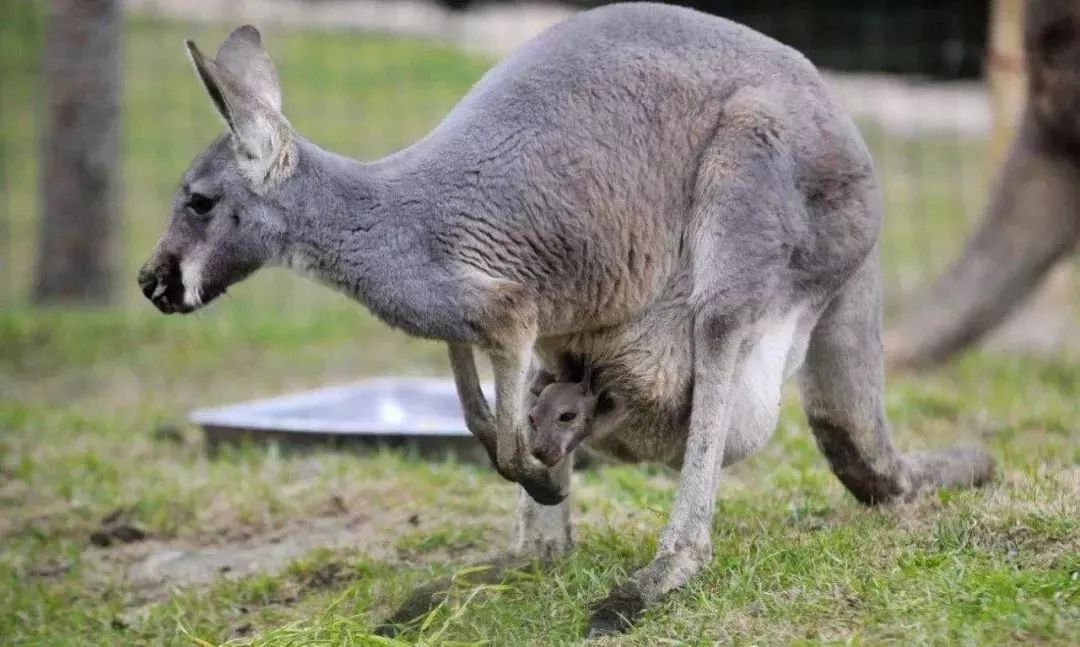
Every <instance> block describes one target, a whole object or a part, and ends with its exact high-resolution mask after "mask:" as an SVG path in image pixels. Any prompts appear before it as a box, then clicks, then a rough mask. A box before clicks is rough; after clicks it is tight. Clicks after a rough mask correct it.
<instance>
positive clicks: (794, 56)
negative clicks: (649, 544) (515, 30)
mask: <svg viewBox="0 0 1080 647" xmlns="http://www.w3.org/2000/svg"><path fill="white" fill-rule="evenodd" d="M188 50H189V54H190V56H191V58H192V61H193V63H194V65H195V68H196V71H197V73H198V76H199V78H200V79H201V80H202V82H203V84H204V85H205V87H206V89H207V91H208V93H209V95H210V97H211V99H212V102H213V105H214V106H215V107H216V109H217V110H218V112H219V114H220V115H221V116H222V118H223V119H224V121H225V123H226V125H227V127H228V131H227V132H226V133H225V134H224V135H222V136H220V137H218V138H217V139H216V140H215V141H214V142H213V143H212V144H211V145H210V146H209V148H207V150H206V151H204V152H203V153H202V154H201V155H199V156H198V157H197V158H196V159H195V161H194V162H193V163H192V165H191V167H190V168H189V169H188V170H187V172H186V173H185V174H184V177H183V180H182V182H181V186H180V188H179V190H178V192H177V195H176V198H175V200H174V205H173V212H172V214H171V216H170V219H169V222H168V225H167V226H166V230H165V233H164V234H163V235H162V237H161V239H160V241H159V242H158V245H157V247H156V248H155V250H154V251H153V253H152V254H151V258H150V259H149V260H148V261H147V263H146V264H145V266H144V267H143V269H142V270H141V272H140V275H139V283H140V285H141V287H142V289H143V291H144V293H145V294H146V296H147V297H148V298H149V299H150V300H151V301H152V302H153V303H154V305H155V306H156V307H158V308H159V309H160V310H161V311H163V312H166V313H171V312H180V313H184V312H191V311H193V310H195V309H197V308H200V307H202V306H203V305H205V304H206V303H208V302H209V301H211V300H213V299H214V298H215V297H216V296H217V295H219V294H221V293H222V292H223V291H224V290H225V289H226V288H227V287H228V286H229V285H231V284H232V283H235V282H236V281H239V280H241V279H243V278H244V277H246V276H248V275H249V274H251V273H252V272H254V271H255V270H257V269H258V268H259V267H261V266H265V265H284V266H288V267H291V268H294V269H296V270H298V271H300V272H303V273H305V274H307V275H310V276H312V277H314V278H315V279H317V280H319V281H321V282H323V283H325V284H327V285H329V286H331V287H333V288H334V289H337V290H339V291H341V292H343V293H345V294H347V295H348V296H350V297H352V298H354V299H355V300H357V301H359V302H360V303H361V304H363V305H364V306H366V307H367V308H368V309H369V310H370V311H371V312H373V313H374V314H375V315H377V316H378V317H379V318H381V319H382V320H383V321H385V322H386V323H387V324H389V325H390V326H393V327H395V328H398V329H401V330H404V331H406V332H408V333H410V334H413V335H417V336H421V337H426V338H431V339H437V340H442V341H444V342H446V343H447V344H448V348H449V355H450V363H451V367H452V369H453V372H454V378H455V383H456V385H457V388H458V393H459V396H460V398H461V401H462V405H463V409H464V411H465V417H466V422H467V424H468V426H469V429H470V430H471V431H472V432H473V433H474V434H476V435H477V437H478V438H479V439H480V441H481V442H482V443H483V444H484V446H485V448H486V449H487V451H488V453H489V454H490V455H491V457H492V460H493V462H494V464H495V466H496V468H497V470H498V471H499V472H500V473H501V474H502V475H503V476H504V477H506V478H509V479H512V480H514V481H516V482H518V483H520V484H521V485H522V487H523V488H524V490H525V491H526V492H527V493H528V494H527V495H526V494H524V493H523V494H522V496H521V497H520V500H519V512H518V524H517V530H516V534H515V540H514V545H513V547H512V550H513V552H515V553H517V554H524V555H528V554H533V555H551V554H557V553H558V552H560V551H564V550H566V549H567V548H569V545H570V526H569V512H568V510H569V508H568V503H567V501H566V500H565V498H566V496H567V494H568V488H569V464H570V461H565V460H564V461H561V462H560V463H559V464H557V465H555V466H554V467H553V468H551V469H549V468H548V467H547V466H546V465H544V464H543V463H541V462H540V461H539V460H537V459H536V458H535V457H534V456H532V453H531V451H530V447H529V442H528V425H527V422H526V413H527V411H528V410H529V409H530V407H531V400H532V399H533V397H534V396H533V395H532V394H531V393H529V388H528V387H529V378H530V374H531V373H530V371H531V370H532V369H531V367H532V365H533V362H534V357H535V358H538V359H539V362H540V364H541V366H542V367H544V368H546V369H548V370H550V371H551V372H553V373H555V374H558V363H559V358H561V357H563V356H565V355H566V354H573V355H577V356H580V357H582V358H584V359H585V360H586V361H588V362H590V363H592V364H594V365H596V366H598V367H601V371H602V373H601V375H607V376H609V377H614V376H618V379H617V380H614V381H613V382H612V386H611V387H609V388H610V389H611V390H612V393H623V392H625V394H628V395H629V396H630V399H629V402H630V403H631V404H630V407H632V408H634V409H635V410H636V411H638V412H640V413H641V414H642V415H643V418H642V419H641V420H639V421H635V423H634V424H629V425H619V426H616V427H615V428H614V429H613V430H612V432H611V433H610V434H609V435H608V436H607V437H606V442H607V443H611V445H609V446H612V447H618V450H617V451H616V452H615V453H617V454H618V453H620V452H622V453H625V455H626V456H628V457H632V458H634V459H636V460H665V461H673V460H676V459H678V462H679V463H681V466H682V467H681V472H680V478H679V488H678V492H677V495H676V498H675V503H674V505H673V508H672V511H671V515H670V517H669V521H668V525H667V527H666V528H665V529H664V531H663V533H662V534H661V536H660V539H659V542H658V550H657V554H656V556H655V558H654V559H653V561H652V562H651V563H650V564H648V565H647V566H645V567H644V568H642V569H640V570H638V571H637V572H635V573H634V574H633V575H632V576H631V577H630V578H629V579H628V580H627V581H626V582H624V583H623V584H621V585H620V586H618V587H617V588H616V589H615V590H614V591H612V592H611V594H610V595H609V596H608V597H607V598H605V599H604V600H602V601H600V602H599V603H598V604H597V605H596V606H595V607H594V609H593V613H592V617H591V620H590V625H589V632H590V634H594V635H596V634H603V633H609V632H612V631H620V630H623V629H626V628H627V627H628V626H629V625H630V623H631V622H632V621H633V619H634V617H636V616H637V614H638V613H639V612H640V611H641V610H642V609H644V608H645V607H646V606H648V605H650V604H652V603H653V602H655V601H656V600H658V599H659V598H660V597H661V596H663V595H664V594H665V593H667V592H669V591H671V590H673V589H675V588H678V587H680V586H682V585H683V584H684V583H685V582H686V581H687V580H688V579H689V578H690V577H692V576H693V575H694V574H695V573H696V572H697V571H699V570H700V569H701V568H702V567H703V566H704V565H705V564H707V563H708V561H709V559H710V552H711V544H710V528H711V519H712V513H713V502H714V499H715V496H716V486H717V474H718V471H719V469H720V467H721V466H723V465H724V464H726V463H728V462H730V459H731V457H733V456H736V452H735V450H733V449H732V446H733V441H732V439H734V438H737V437H739V436H740V434H741V432H740V431H734V430H733V427H736V426H740V425H741V424H742V422H741V420H742V419H743V418H744V416H743V415H742V413H740V411H741V409H740V407H742V406H743V405H740V404H738V403H739V402H744V401H745V402H756V403H763V404H760V406H759V405H754V407H752V408H754V410H761V411H766V412H768V420H766V422H765V423H763V424H760V425H759V424H755V425H754V426H753V427H754V429H753V431H752V433H751V434H750V435H751V436H753V437H754V438H755V439H761V440H762V441H763V439H764V438H767V437H768V434H769V433H771V428H770V427H771V424H769V421H772V422H773V423H774V422H775V414H774V412H773V409H774V408H775V405H774V401H776V402H778V398H779V395H778V394H779V389H780V384H781V382H782V381H783V378H784V375H785V367H788V366H791V367H794V366H798V365H799V364H803V368H802V370H801V372H800V374H799V375H800V386H801V389H802V392H803V396H804V402H805V407H806V411H807V416H808V418H809V420H810V425H811V428H812V430H813V432H814V434H815V436H816V437H817V440H818V443H819V445H820V446H821V448H822V450H823V452H824V453H825V454H826V456H827V458H828V460H829V463H830V465H831V467H832V469H833V471H834V472H836V474H837V475H838V477H839V478H840V479H841V481H842V482H843V483H844V484H845V485H846V486H847V487H848V488H849V489H850V490H851V491H852V493H853V494H854V495H855V496H856V497H857V498H858V499H860V500H861V501H863V502H866V503H885V502H889V501H895V500H904V499H907V498H910V497H911V496H914V495H915V494H917V493H918V492H919V491H921V490H923V489H924V488H927V487H933V486H937V485H971V484H977V483H981V482H984V481H985V480H986V479H987V478H989V475H990V471H991V465H992V463H991V461H990V459H989V458H988V457H987V456H986V455H984V454H982V453H979V452H974V451H972V452H960V451H953V452H946V453H934V454H925V455H923V454H919V455H916V454H904V453H901V452H899V451H898V450H896V448H895V447H894V446H893V444H892V442H891V439H890V436H889V433H888V429H887V426H886V423H885V419H884V413H883V408H882V389H883V377H882V350H881V345H880V341H879V332H880V316H879V315H880V306H881V296H880V289H879V280H878V262H877V252H876V250H877V238H878V233H879V230H880V226H881V204H880V202H881V201H880V196H879V192H878V188H877V183H876V180H875V178H874V171H873V165H872V162H871V159H870V156H869V154H868V152H867V150H866V147H865V145H864V144H863V142H862V140H861V138H860V137H859V134H858V132H857V130H856V129H855V126H854V124H853V123H852V122H851V120H850V119H849V118H848V117H847V115H846V114H845V113H844V112H843V110H842V109H841V108H840V107H839V106H838V105H837V104H836V103H835V102H834V101H833V100H832V99H831V98H830V97H829V96H828V94H827V93H826V91H825V89H824V87H823V85H822V82H821V79H820V77H819V76H818V74H817V71H816V70H815V69H814V67H813V66H812V65H811V64H810V63H809V62H808V61H807V60H806V59H805V58H804V57H802V56H801V55H800V54H799V53H798V52H796V51H794V50H792V49H790V48H788V47H786V46H784V45H781V44H780V43H777V42H775V41H773V40H771V39H769V38H767V37H765V36H763V35H761V34H758V33H756V32H754V31H752V30H750V29H748V28H746V27H743V26H740V25H737V24H735V23H732V22H730V21H726V20H723V19H720V18H716V17H712V16H707V15H705V14H701V13H698V12H695V11H692V10H689V9H684V8H677V7H672V6H666V5H655V4H646V3H640V4H625V5H608V6H605V7H601V8H598V9H594V10H591V11H586V12H583V13H581V14H578V15H577V16H575V17H573V18H571V19H569V20H567V21H565V22H563V23H561V24H559V25H556V26H554V27H552V28H550V29H548V30H547V31H545V32H544V33H543V34H541V35H540V36H538V37H537V38H535V39H534V40H532V41H530V42H529V43H528V44H526V45H525V46H523V47H522V48H521V49H520V50H519V51H518V52H516V53H515V54H513V55H511V56H510V57H508V58H507V59H506V60H504V61H502V62H501V63H499V64H498V65H496V66H495V67H493V68H492V69H491V70H490V71H488V72H487V73H486V74H485V75H484V76H483V78H481V79H480V81H479V82H478V83H477V84H476V85H475V86H474V87H473V88H472V89H471V90H470V91H469V92H468V94H466V96H465V97H464V98H463V99H462V100H461V102H460V103H458V105H457V106H456V107H455V108H454V109H453V110H451V112H450V113H449V114H448V115H447V117H446V118H445V119H444V120H443V121H442V122H441V123H440V124H439V125H438V126H436V127H435V129H434V130H433V131H432V132H431V133H429V134H428V135H427V136H425V137H424V138H422V139H421V140H419V141H418V142H416V143H415V144H413V145H412V146H409V147H408V148H406V149H404V150H402V151H400V152H398V153H395V154H393V155H390V156H388V157H386V158H383V159H380V160H377V161H373V162H366V163H365V162H358V161H355V160H352V159H349V158H346V157H343V156H340V155H337V154H334V153H331V152H328V151H326V150H323V149H322V148H320V147H318V146H316V145H315V144H313V143H311V142H310V141H307V140H305V139H304V138H303V137H301V136H300V135H299V134H298V133H296V132H295V130H294V129H293V128H292V127H291V125H290V124H289V122H288V121H287V119H286V118H285V116H284V114H283V113H282V111H281V106H282V101H281V90H280V88H279V86H278V83H277V75H276V73H275V71H274V69H273V64H272V63H271V62H270V57H269V56H268V55H267V54H266V52H265V50H264V49H263V47H262V43H261V38H260V36H259V33H258V32H257V31H256V30H255V29H254V28H252V27H241V28H239V29H237V30H236V31H234V32H233V33H232V34H230V36H229V37H228V38H227V39H226V41H225V43H224V44H223V45H222V47H221V48H220V49H219V50H218V52H217V54H216V55H215V56H214V57H213V58H209V57H207V56H205V55H203V54H202V53H201V52H200V51H199V50H198V48H197V47H196V46H195V45H194V44H191V43H189V44H188ZM635 335H639V336H641V338H640V339H638V338H635ZM474 349H480V350H481V351H482V352H484V353H486V354H487V355H488V356H489V357H490V358H491V361H492V367H493V372H494V376H495V391H496V399H495V412H494V414H492V412H491V411H490V409H489V407H488V403H487V402H486V400H485V399H484V397H483V395H482V393H481V391H480V388H479V382H478V379H477V374H476V365H475V361H474ZM803 357H805V362H802V359H803ZM620 371H621V372H622V373H621V374H620ZM652 419H655V420H657V423H656V424H655V425H653V424H652V423H651V422H648V420H652Z"/></svg>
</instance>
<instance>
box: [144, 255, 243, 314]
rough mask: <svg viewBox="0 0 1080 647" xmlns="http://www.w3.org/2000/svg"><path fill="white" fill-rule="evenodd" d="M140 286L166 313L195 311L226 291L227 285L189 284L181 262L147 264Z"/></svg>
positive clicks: (153, 302)
mask: <svg viewBox="0 0 1080 647" xmlns="http://www.w3.org/2000/svg"><path fill="white" fill-rule="evenodd" d="M139 288H140V289H141V290H142V293H143V295H144V296H145V297H146V298H147V299H148V300H149V301H150V303H152V304H154V307H155V308H157V309H158V310H159V311H161V312H162V313H164V314H188V313H191V312H195V311H196V310H198V309H200V308H202V307H203V306H205V305H206V304H208V303H210V302H211V301H213V300H214V299H216V298H218V297H219V296H221V295H222V294H224V293H225V288H223V287H218V286H213V285H202V284H192V283H191V282H187V283H185V281H184V280H183V276H182V272H181V270H180V264H179V263H164V264H162V265H159V266H158V267H154V268H150V267H144V268H143V269H142V271H141V272H139Z"/></svg>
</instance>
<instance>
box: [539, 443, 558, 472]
mask: <svg viewBox="0 0 1080 647" xmlns="http://www.w3.org/2000/svg"><path fill="white" fill-rule="evenodd" d="M532 455H533V458H535V459H536V460H538V461H540V462H541V463H543V464H544V467H554V466H555V463H558V462H559V460H560V459H562V455H561V454H560V452H559V451H558V450H557V449H556V448H555V447H551V446H547V445H540V446H537V447H533V449H532Z"/></svg>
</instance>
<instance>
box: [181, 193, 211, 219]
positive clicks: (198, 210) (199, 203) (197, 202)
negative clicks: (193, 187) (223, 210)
mask: <svg viewBox="0 0 1080 647" xmlns="http://www.w3.org/2000/svg"><path fill="white" fill-rule="evenodd" d="M216 202H217V200H215V199H214V198H211V197H209V196H205V195H203V194H201V193H192V194H191V196H190V197H189V198H188V201H187V205H186V206H187V208H188V209H191V211H192V212H193V213H195V215H197V216H205V215H206V214H208V213H210V210H211V209H213V208H214V204H215V203H216Z"/></svg>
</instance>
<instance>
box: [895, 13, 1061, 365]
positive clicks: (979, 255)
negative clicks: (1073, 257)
mask: <svg viewBox="0 0 1080 647" xmlns="http://www.w3.org/2000/svg"><path fill="white" fill-rule="evenodd" d="M1023 33H1024V54H1025V68H1026V72H1027V77H1028V84H1027V101H1026V108H1025V109H1024V112H1023V116H1022V117H1021V121H1020V128H1019V132H1018V135H1017V138H1016V140H1015V141H1014V142H1013V145H1012V147H1011V148H1010V149H1009V153H1008V157H1007V159H1006V162H1005V165H1004V167H1003V168H1002V170H1001V172H1000V173H999V175H998V177H997V179H996V180H995V182H994V194H993V196H992V197H991V200H990V203H989V206H988V207H987V209H986V213H985V214H984V217H983V220H982V222H981V223H980V224H979V225H978V226H977V227H976V231H975V234H974V235H973V236H972V238H971V240H970V241H969V242H968V244H967V245H966V246H965V248H964V251H963V252H962V253H961V255H960V258H959V259H958V260H957V261H956V262H955V263H953V265H952V266H951V267H950V268H949V270H948V271H947V272H946V273H945V274H944V275H943V276H941V277H940V278H939V279H938V280H937V281H935V282H934V284H933V285H931V286H930V287H929V288H928V289H926V290H925V291H924V292H923V293H922V294H921V295H919V296H917V297H916V299H915V300H914V301H913V303H912V305H911V306H910V307H909V308H907V309H906V310H905V311H903V312H902V317H901V319H900V321H899V323H898V325H897V326H896V327H895V328H894V329H892V330H890V331H889V332H888V334H887V335H886V338H885V345H886V350H887V352H888V358H889V365H890V367H892V368H917V367H921V366H927V365H931V364H935V363H938V362H941V361H944V360H946V359H948V358H949V357H951V356H953V355H954V354H956V353H957V352H959V351H961V350H963V349H965V348H967V347H968V346H970V345H971V344H972V343H974V342H976V341H977V340H979V339H980V338H981V337H982V336H983V335H984V334H986V333H987V332H988V331H990V330H991V329H993V328H995V327H996V326H997V325H998V324H1000V323H1001V322H1002V321H1004V320H1005V318H1006V317H1007V316H1008V315H1009V314H1010V313H1011V312H1012V311H1013V310H1014V308H1015V307H1016V306H1017V305H1019V304H1020V303H1022V302H1023V301H1024V300H1025V298H1026V297H1027V296H1028V295H1029V294H1030V293H1031V292H1032V291H1033V290H1034V289H1035V288H1037V287H1038V286H1039V285H1040V282H1041V279H1042V278H1043V277H1044V276H1045V275H1046V274H1047V273H1048V272H1049V271H1050V270H1051V269H1052V268H1053V267H1054V266H1055V265H1056V264H1057V263H1058V262H1059V261H1061V260H1062V259H1063V258H1065V257H1067V256H1068V255H1069V254H1070V253H1072V252H1073V251H1075V249H1076V246H1077V243H1078V240H1080V119H1078V118H1077V115H1080V0H1029V2H1028V5H1027V13H1026V15H1025V25H1024V32H1023Z"/></svg>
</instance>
